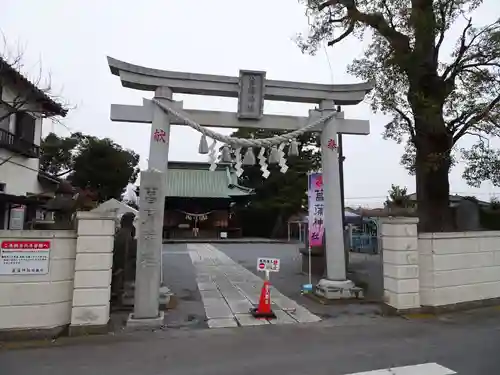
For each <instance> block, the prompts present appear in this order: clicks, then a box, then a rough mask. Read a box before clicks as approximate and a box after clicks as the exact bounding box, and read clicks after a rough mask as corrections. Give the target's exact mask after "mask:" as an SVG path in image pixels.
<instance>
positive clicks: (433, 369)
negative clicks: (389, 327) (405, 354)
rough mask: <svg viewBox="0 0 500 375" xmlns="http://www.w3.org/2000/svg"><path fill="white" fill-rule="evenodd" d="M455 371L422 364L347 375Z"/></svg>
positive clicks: (447, 373) (437, 374)
mask: <svg viewBox="0 0 500 375" xmlns="http://www.w3.org/2000/svg"><path fill="white" fill-rule="evenodd" d="M452 374H456V372H455V371H453V370H450V369H449V368H446V367H443V366H441V365H438V364H437V363H423V364H420V365H414V366H403V367H392V368H386V369H383V370H374V371H365V372H356V373H354V374H349V375H452Z"/></svg>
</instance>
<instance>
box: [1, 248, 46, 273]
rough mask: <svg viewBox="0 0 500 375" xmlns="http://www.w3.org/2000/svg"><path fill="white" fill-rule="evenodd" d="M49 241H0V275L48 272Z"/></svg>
mask: <svg viewBox="0 0 500 375" xmlns="http://www.w3.org/2000/svg"><path fill="white" fill-rule="evenodd" d="M49 260H50V241H33V240H27V241H23V240H3V241H1V243H0V275H45V274H47V273H49Z"/></svg>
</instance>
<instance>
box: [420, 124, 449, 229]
mask: <svg viewBox="0 0 500 375" xmlns="http://www.w3.org/2000/svg"><path fill="white" fill-rule="evenodd" d="M435 121H442V118H441V119H436V120H435ZM419 125H420V129H428V130H430V129H431V128H432V125H430V124H426V125H427V126H426V125H424V124H418V123H416V128H417V129H419ZM433 125H434V128H433V129H434V130H436V127H435V125H436V124H433ZM416 145H417V155H416V186H417V202H418V205H417V212H418V217H419V230H420V231H422V232H445V231H451V230H453V220H452V215H451V210H450V206H449V194H450V183H449V178H448V175H449V172H450V166H451V158H450V152H451V145H452V139H451V135H449V134H448V133H447V132H446V131H445V132H432V131H426V132H420V131H417V136H416Z"/></svg>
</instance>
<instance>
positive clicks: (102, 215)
mask: <svg viewBox="0 0 500 375" xmlns="http://www.w3.org/2000/svg"><path fill="white" fill-rule="evenodd" d="M76 218H77V219H78V220H116V214H114V213H112V212H92V211H78V212H77V213H76Z"/></svg>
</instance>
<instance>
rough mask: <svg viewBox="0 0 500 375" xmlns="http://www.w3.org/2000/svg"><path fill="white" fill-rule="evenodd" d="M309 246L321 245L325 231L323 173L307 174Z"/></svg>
mask: <svg viewBox="0 0 500 375" xmlns="http://www.w3.org/2000/svg"><path fill="white" fill-rule="evenodd" d="M308 196H309V218H308V222H309V225H308V229H309V246H311V247H314V246H321V245H322V244H323V235H324V233H325V224H324V208H325V207H324V203H325V202H324V200H325V199H324V195H323V175H322V174H321V173H311V174H309V188H308Z"/></svg>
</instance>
